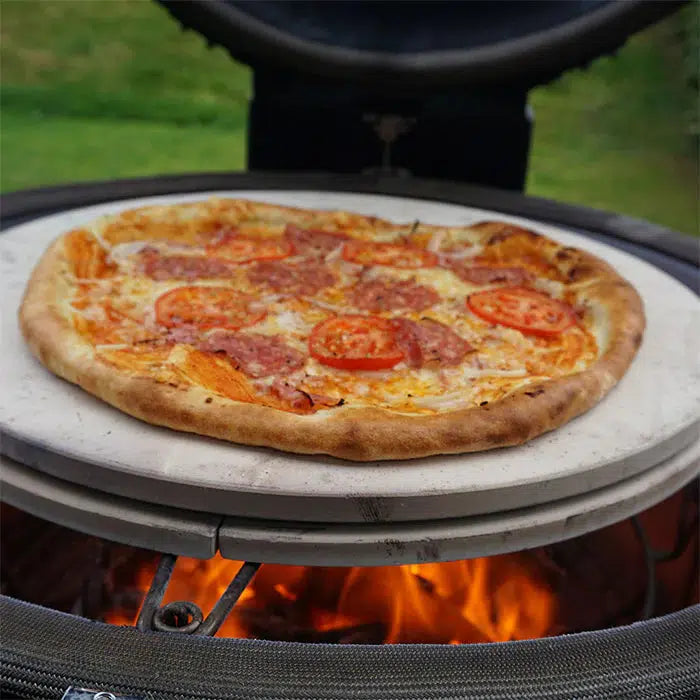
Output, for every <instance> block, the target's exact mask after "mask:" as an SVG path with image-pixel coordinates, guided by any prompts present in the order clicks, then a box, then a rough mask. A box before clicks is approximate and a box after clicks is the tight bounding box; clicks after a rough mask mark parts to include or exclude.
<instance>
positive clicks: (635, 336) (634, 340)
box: [632, 331, 644, 348]
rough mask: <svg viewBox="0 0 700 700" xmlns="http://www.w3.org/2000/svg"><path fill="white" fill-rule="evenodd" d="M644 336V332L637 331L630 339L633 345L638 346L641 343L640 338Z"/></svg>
mask: <svg viewBox="0 0 700 700" xmlns="http://www.w3.org/2000/svg"><path fill="white" fill-rule="evenodd" d="M643 337H644V334H643V333H642V332H641V331H639V332H638V333H635V335H634V338H633V339H632V342H633V343H634V347H635V348H638V347H639V346H640V345H641V344H642V338H643Z"/></svg>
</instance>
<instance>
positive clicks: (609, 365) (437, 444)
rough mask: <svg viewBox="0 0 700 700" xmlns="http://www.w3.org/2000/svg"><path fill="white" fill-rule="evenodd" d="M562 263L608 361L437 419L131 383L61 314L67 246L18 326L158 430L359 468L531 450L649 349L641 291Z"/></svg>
mask: <svg viewBox="0 0 700 700" xmlns="http://www.w3.org/2000/svg"><path fill="white" fill-rule="evenodd" d="M276 209H280V210H281V209H283V208H280V207H277V208H276ZM294 211H297V210H294ZM484 235H486V233H485V234H484ZM533 235H537V234H533ZM555 257H556V258H557V261H556V262H557V266H558V267H559V269H560V270H562V271H563V272H564V273H565V274H566V275H567V277H568V279H570V280H571V281H572V283H573V284H574V285H575V287H576V288H577V289H579V290H581V292H580V293H581V295H582V296H583V297H585V299H586V301H587V302H588V303H589V304H590V305H591V306H592V307H593V308H594V309H595V312H596V314H597V316H598V318H599V321H598V323H597V324H596V325H597V330H598V331H599V342H601V341H602V342H603V343H604V347H605V350H604V351H603V353H602V355H601V356H600V357H599V359H598V360H597V361H596V362H595V363H594V364H593V365H592V366H591V367H589V368H588V369H586V370H584V371H582V372H579V373H576V374H573V375H569V376H565V377H561V378H558V379H553V380H548V381H544V382H540V383H535V384H529V385H527V386H526V387H524V388H522V389H520V390H517V391H515V392H514V393H512V394H511V395H509V396H507V397H506V398H505V399H502V400H499V401H496V402H493V403H491V404H488V405H485V406H478V407H472V408H467V409H460V410H455V411H450V412H447V413H440V414H435V415H407V414H401V413H397V412H392V411H390V410H387V409H382V408H372V407H352V406H341V407H338V408H334V409H333V410H332V411H318V412H317V413H313V414H295V413H291V412H287V411H281V410H278V409H275V408H271V407H268V406H264V405H258V404H251V403H241V402H237V401H233V400H231V399H227V398H224V397H221V396H218V395H212V393H211V392H208V391H207V390H206V389H205V388H204V387H197V386H194V387H193V386H178V387H174V386H170V385H168V384H166V383H162V382H159V381H157V380H156V379H152V378H148V377H136V376H131V375H129V374H128V373H126V372H121V371H119V370H117V369H115V368H113V367H111V366H109V365H107V364H105V363H102V362H99V361H95V360H94V355H93V350H92V347H91V346H90V345H89V344H88V343H87V342H86V341H85V340H84V339H83V338H82V337H81V335H80V334H79V333H78V332H77V331H76V330H75V329H74V328H73V327H72V326H71V325H70V324H69V322H68V321H67V319H66V318H65V317H64V316H63V315H62V314H61V313H60V311H59V308H58V303H59V301H58V299H59V295H60V292H59V290H60V289H61V287H67V286H68V285H67V284H66V282H65V280H64V279H63V276H62V275H63V272H64V271H65V270H67V265H68V263H67V260H66V258H65V256H64V255H63V252H62V247H61V239H58V240H57V241H56V242H54V243H53V244H52V246H51V247H50V248H49V249H48V250H47V251H46V253H45V254H44V256H43V257H42V259H41V261H40V262H39V264H38V265H37V267H36V269H35V270H34V272H33V274H32V276H31V279H30V281H29V284H28V286H27V290H26V293H25V296H24V299H23V302H22V305H21V308H20V312H19V320H20V326H21V329H22V332H23V334H24V337H25V339H26V341H27V343H28V345H29V347H30V349H31V351H32V352H33V354H34V355H35V356H36V357H37V358H38V359H39V361H40V362H41V363H42V364H44V365H45V366H46V367H48V368H49V369H50V370H51V371H52V372H54V373H55V374H57V375H58V376H60V377H63V378H64V379H66V380H68V381H70V382H73V383H74V384H77V385H78V386H80V387H82V388H83V389H85V390H86V391H88V392H90V393H91V394H93V395H95V396H97V397H99V398H100V399H102V400H104V401H106V402H107V403H109V404H111V405H113V406H115V407H116V408H118V409H120V410H121V411H123V412H125V413H127V414H129V415H131V416H134V417H136V418H139V419H141V420H144V421H147V422H149V423H153V424H156V425H161V426H166V427H169V428H173V429H176V430H181V431H187V432H192V433H197V434H200V435H206V436H210V437H214V438H220V439H224V440H228V441H232V442H237V443H243V444H248V445H257V446H265V447H273V448H277V449H281V450H286V451H290V452H296V453H304V454H326V455H332V456H334V457H339V458H343V459H347V460H353V461H359V462H368V461H377V460H388V459H413V458H419V457H425V456H429V455H435V454H454V453H463V452H476V451H481V450H488V449H493V448H497V447H506V446H512V445H519V444H522V443H524V442H526V441H528V440H531V439H532V438H534V437H536V436H538V435H541V434H542V433H545V432H548V431H550V430H553V429H555V428H557V427H559V426H561V425H563V424H565V423H566V422H568V421H569V420H571V419H572V418H574V417H576V416H578V415H580V414H581V413H583V412H585V411H586V410H588V409H589V408H591V407H592V406H593V405H594V404H596V403H597V402H598V401H600V399H601V398H602V397H603V396H605V394H607V393H608V392H609V391H610V390H611V389H612V387H613V386H614V385H615V383H616V382H617V381H618V380H619V379H620V378H621V377H622V376H623V374H624V373H625V371H626V370H627V368H628V366H629V364H630V363H631V361H632V359H633V358H634V355H635V353H636V351H637V349H638V347H639V345H640V343H641V340H642V336H643V331H644V326H645V320H644V312H643V307H642V302H641V300H640V298H639V295H638V294H637V292H636V291H635V290H634V288H633V287H632V286H631V285H630V284H629V283H628V282H626V281H625V280H624V279H622V278H621V277H620V276H619V275H618V274H617V272H615V271H614V270H613V269H612V268H611V267H610V266H609V265H607V264H606V263H604V262H603V261H601V260H599V259H598V258H596V257H594V256H592V255H590V254H588V253H585V252H583V251H580V250H577V249H570V248H560V249H559V251H558V252H557V255H556V256H555Z"/></svg>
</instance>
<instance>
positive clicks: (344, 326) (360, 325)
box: [309, 316, 403, 370]
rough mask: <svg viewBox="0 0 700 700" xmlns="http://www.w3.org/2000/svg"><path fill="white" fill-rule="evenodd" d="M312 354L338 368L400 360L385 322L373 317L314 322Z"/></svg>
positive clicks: (391, 363)
mask: <svg viewBox="0 0 700 700" xmlns="http://www.w3.org/2000/svg"><path fill="white" fill-rule="evenodd" d="M309 352H310V354H311V356H312V357H314V358H316V359H317V360H318V361H319V362H321V363H322V364H324V365H328V366H329V367H338V368H340V369H367V370H372V369H389V367H393V366H394V365H395V364H397V363H398V362H400V361H401V360H402V359H403V352H402V351H401V350H400V348H399V347H398V345H397V344H396V339H395V331H394V329H393V327H392V325H391V323H390V322H389V321H387V320H386V319H383V318H377V317H375V316H337V317H334V318H328V319H326V320H325V321H321V323H319V324H317V325H316V326H315V327H314V329H313V330H312V331H311V336H310V337H309Z"/></svg>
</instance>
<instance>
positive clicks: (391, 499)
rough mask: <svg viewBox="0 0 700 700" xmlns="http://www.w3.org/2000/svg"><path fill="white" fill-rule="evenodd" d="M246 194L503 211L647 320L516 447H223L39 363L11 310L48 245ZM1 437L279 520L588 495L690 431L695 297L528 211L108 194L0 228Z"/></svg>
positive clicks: (98, 481)
mask: <svg viewBox="0 0 700 700" xmlns="http://www.w3.org/2000/svg"><path fill="white" fill-rule="evenodd" d="M214 194H215V195H218V196H229V197H245V198H250V199H257V200H261V201H269V202H273V203H278V204H282V205H290V206H301V207H310V208H340V209H348V210H352V211H357V212H359V213H362V214H368V215H376V216H381V217H385V218H388V219H392V220H395V221H397V222H408V221H413V220H415V219H420V220H422V221H425V222H427V223H435V224H443V225H465V224H469V223H473V222H476V221H479V220H482V219H485V218H487V219H494V218H496V219H501V220H504V221H512V222H514V223H517V224H520V225H523V226H527V227H531V228H534V229H535V230H537V231H539V232H540V233H543V234H545V235H547V236H550V237H551V238H553V239H555V240H558V241H560V242H562V243H563V244H565V245H571V246H577V247H581V248H583V249H585V250H588V251H590V252H591V253H593V254H595V255H598V256H600V257H602V258H604V259H605V260H607V261H608V262H609V263H610V264H612V265H613V266H614V267H615V268H616V269H617V270H618V271H619V272H620V273H621V274H622V275H623V276H624V277H626V278H627V279H629V280H630V281H631V282H632V284H634V286H635V287H636V288H637V290H638V291H639V292H640V294H641V296H642V298H643V300H644V304H645V312H646V315H647V330H646V333H645V336H644V341H643V343H642V346H641V348H640V350H639V353H638V355H637V357H636V359H635V360H634V362H633V364H632V366H631V367H630V369H629V371H628V373H627V374H626V375H625V376H624V377H623V379H622V381H621V382H620V383H619V384H618V386H617V387H616V388H615V389H614V390H613V391H612V392H611V393H610V394H609V395H608V396H607V397H606V398H605V399H604V400H603V401H602V402H601V403H600V404H598V405H597V406H595V407H594V408H593V409H592V410H590V411H588V412H587V413H585V414H584V415H583V416H580V417H579V418H577V419H575V420H573V421H571V422H570V423H568V424H566V425H564V426H562V427H561V428H559V429H557V430H555V431H553V432H551V433H548V434H545V435H543V436H541V437H539V438H537V439H535V440H532V441H531V442H529V443H526V444H525V445H522V446H519V447H513V448H504V449H499V450H491V451H487V452H481V453H472V454H464V455H450V456H435V457H428V458H423V459H420V460H407V461H387V462H375V463H353V462H345V461H342V460H338V459H334V458H330V457H324V456H303V455H293V454H289V453H283V452H280V451H275V450H272V449H266V448H255V447H248V446H240V445H234V444H231V443H227V442H223V441H217V440H212V439H209V438H204V437H200V436H196V435H192V434H188V433H181V432H176V431H172V430H169V429H165V428H159V427H156V426H152V425H149V424H147V423H144V422H141V421H138V420H136V419H134V418H131V417H129V416H127V415H125V414H123V413H121V412H120V411H118V410H116V409H114V408H112V407H110V406H108V405H107V404H105V403H103V402H101V401H99V400H98V399H96V398H94V397H92V396H90V395H89V394H87V393H86V392H84V391H83V390H81V389H79V388H77V387H75V386H73V385H71V384H69V383H67V382H65V381H63V380H60V379H58V378H57V377H55V376H54V375H52V374H51V373H50V372H48V371H47V370H45V369H44V368H43V367H42V366H41V365H40V364H39V363H38V362H37V361H36V360H34V358H33V357H32V356H31V354H30V353H29V351H28V350H27V348H26V347H25V344H24V341H23V340H22V337H21V335H20V333H19V330H18V327H17V322H16V311H17V308H18V306H19V303H20V299H21V295H22V292H23V290H24V287H25V285H26V281H27V279H28V277H29V274H30V271H31V269H32V268H33V266H34V264H35V263H36V261H37V260H38V258H39V257H40V256H41V254H42V253H43V251H44V249H45V248H46V246H47V245H48V244H49V242H50V241H51V240H52V239H54V238H55V237H56V236H58V235H60V234H61V233H63V232H65V231H67V230H69V229H70V228H72V227H75V226H79V225H82V224H85V223H86V222H88V221H90V220H92V219H94V218H95V217H96V216H99V215H102V214H106V213H114V212H118V211H121V210H123V209H127V208H132V207H135V206H144V205H148V204H155V203H174V202H179V201H191V200H195V199H205V198H207V197H208V196H211V195H214ZM0 304H2V307H1V308H2V336H1V337H0V349H1V352H2V363H0V386H1V387H2V399H1V400H0V431H1V432H2V433H3V434H4V435H3V439H2V445H1V449H2V450H3V452H5V453H6V454H8V456H10V457H12V458H13V459H16V460H18V461H20V462H23V463H25V464H27V465H29V466H32V467H34V468H37V469H40V470H43V471H45V472H47V473H49V474H53V475H55V476H58V477H60V478H62V479H65V480H69V481H73V482H75V483H78V484H83V485H86V486H90V487H92V488H97V489H100V490H103V491H106V492H108V493H114V494H118V495H123V496H127V497H131V498H137V499H139V500H141V501H149V502H153V503H160V504H165V505H171V506H176V507H180V508H188V509H192V510H197V511H207V512H214V513H219V514H222V515H238V516H246V517H254V518H266V519H274V520H285V521H294V520H296V521H315V522H362V521H364V522H388V521H409V520H413V521H416V520H432V519H436V518H451V517H464V516H469V515H476V514H487V513H499V512H503V511H506V510H511V509H515V508H523V507H528V506H533V505H536V504H541V503H548V502H552V501H555V500H558V499H562V498H566V497H570V496H574V495H579V494H583V493H587V492H589V491H591V490H593V489H597V488H601V487H604V486H608V485H610V484H613V483H616V482H619V481H621V480H623V479H626V478H628V477H630V476H632V475H634V474H637V473H641V472H642V471H644V470H646V469H648V468H650V467H652V466H653V465H656V464H659V463H660V462H661V461H663V460H664V459H666V458H668V457H669V456H671V455H672V454H674V453H676V452H678V451H679V450H681V449H682V448H683V447H685V446H686V445H688V444H689V443H690V442H691V441H692V440H693V439H694V437H695V436H696V435H697V428H698V421H699V417H700V381H699V380H700V371H699V369H700V368H699V366H698V357H699V356H700V355H699V351H700V302H699V300H698V298H697V297H696V296H695V295H694V294H693V293H692V292H691V291H689V290H688V289H687V288H686V287H684V286H682V285H681V284H680V283H678V282H676V281H675V280H674V279H672V278H671V277H669V276H668V275H666V274H665V273H663V272H661V271H659V270H658V269H656V268H654V267H653V266H651V265H648V264H647V263H645V262H643V261H641V260H639V259H637V258H635V257H633V256H630V255H628V254H626V253H623V252H621V251H619V250H616V249H614V248H611V247H609V246H606V245H603V244H601V243H598V242H594V241H592V240H590V239H588V238H586V237H584V236H580V235H576V234H574V233H571V232H568V231H565V230H562V229H561V228H557V227H552V226H548V225H545V224H540V223H538V222H536V221H531V220H527V219H523V218H520V217H512V216H505V215H501V214H500V213H498V212H493V211H485V210H479V209H473V208H468V207H464V206H458V205H448V204H443V203H438V202H433V201H423V200H416V199H408V198H406V199H404V198H397V197H386V196H377V195H362V194H345V193H330V192H289V191H286V192H279V191H269V192H268V191H254V192H253V191H241V192H237V191H233V192H218V193H209V194H198V195H192V196H187V195H175V196H166V197H152V198H148V199H141V200H130V201H121V202H111V203H108V204H104V205H98V206H93V207H88V208H83V209H77V210H72V211H69V212H65V213H62V214H56V215H53V216H49V217H46V218H44V219H39V220H35V221H32V222H30V223H27V224H23V225H21V226H18V227H16V228H14V229H11V230H9V231H8V232H7V233H4V234H3V235H0Z"/></svg>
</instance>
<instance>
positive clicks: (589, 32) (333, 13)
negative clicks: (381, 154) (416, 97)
mask: <svg viewBox="0 0 700 700" xmlns="http://www.w3.org/2000/svg"><path fill="white" fill-rule="evenodd" d="M157 1H158V2H160V3H161V4H162V5H164V6H165V7H166V8H167V9H168V11H169V12H170V13H171V14H172V15H173V16H174V17H175V18H176V19H178V20H179V21H180V22H181V23H182V24H183V25H184V26H186V27H189V28H191V29H194V30H196V31H198V32H199V33H201V34H202V35H204V37H205V38H206V39H207V40H208V41H209V42H210V43H211V44H220V45H221V46H223V47H224V48H226V49H227V50H228V51H229V52H230V53H231V55H232V56H233V57H234V58H236V59H237V60H240V61H243V62H244V63H247V64H249V65H251V66H253V67H254V68H258V67H265V68H273V69H283V70H294V71H297V72H299V73H302V74H306V75H307V76H316V77H322V78H331V79H335V80H343V81H354V82H359V83H364V84H365V85H367V84H370V85H375V86H379V85H381V86H384V87H386V88H389V87H391V86H395V87H405V86H406V85H410V86H412V87H414V88H415V87H417V86H423V87H428V86H432V87H437V86H445V85H486V84H491V85H494V84H500V85H504V84H509V85H513V84H518V85H520V86H523V87H530V86H532V85H535V84H538V83H542V82H546V81H548V80H551V79H552V78H554V77H556V76H557V75H558V74H559V73H561V72H562V71H564V70H567V69H569V68H574V67H578V66H582V65H585V64H586V63H587V62H589V61H590V60H592V59H593V58H595V57H597V56H600V55H603V54H605V53H609V52H612V51H614V50H616V49H617V48H618V47H619V46H621V45H622V44H623V43H624V42H625V40H626V39H627V37H628V36H629V35H630V34H632V33H634V32H636V31H639V30H640V29H642V28H644V27H645V26H647V25H649V24H652V23H654V22H656V21H657V20H659V19H660V18H661V17H663V16H665V15H667V14H670V13H671V12H673V11H674V10H676V9H677V8H678V6H679V5H681V4H682V3H681V2H677V1H675V0H670V1H661V2H658V1H649V0H545V1H542V0H528V1H522V0H521V1H511V0H502V1H500V2H493V1H481V0H469V1H466V2H464V1H461V0H460V1H458V0H450V1H443V0H431V1H430V2H426V1H424V0H416V1H414V2H375V1H373V0H354V1H349V0H340V1H332V0H322V1H319V0H313V1H308V0H296V1H290V0H252V1H251V0H190V1H189V2H182V1H181V0H157Z"/></svg>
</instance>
